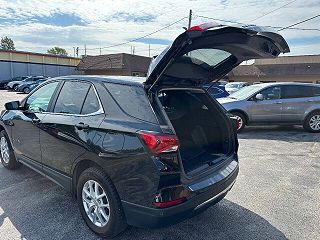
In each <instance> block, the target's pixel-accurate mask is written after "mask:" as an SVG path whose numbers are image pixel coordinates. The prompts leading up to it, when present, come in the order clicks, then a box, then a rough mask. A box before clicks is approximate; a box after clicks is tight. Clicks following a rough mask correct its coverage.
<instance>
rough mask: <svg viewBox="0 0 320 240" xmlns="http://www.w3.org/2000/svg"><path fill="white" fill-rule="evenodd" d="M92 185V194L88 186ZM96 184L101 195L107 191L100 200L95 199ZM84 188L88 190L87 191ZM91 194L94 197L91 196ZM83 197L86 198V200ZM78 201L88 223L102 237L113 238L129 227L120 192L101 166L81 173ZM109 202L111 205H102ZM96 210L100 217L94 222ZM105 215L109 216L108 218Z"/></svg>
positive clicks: (78, 185)
mask: <svg viewBox="0 0 320 240" xmlns="http://www.w3.org/2000/svg"><path fill="white" fill-rule="evenodd" d="M97 183H98V185H97ZM90 185H91V186H92V193H93V194H92V195H91V192H90V191H89V189H88V188H87V187H90ZM95 186H98V192H99V195H103V194H102V193H105V195H106V197H101V198H100V199H99V200H97V199H95V197H96V195H95V194H94V193H95V192H94V191H93V190H96V188H95ZM84 189H86V190H87V193H85V191H84ZM102 191H103V192H102ZM89 196H94V197H93V198H91V197H89ZM83 199H86V201H84V200H83ZM101 201H102V202H101ZM77 202H78V206H79V208H80V212H81V215H82V217H83V218H84V220H85V222H86V224H87V225H88V226H89V228H90V229H91V230H92V231H93V232H95V233H96V234H98V235H100V236H102V237H107V238H113V237H115V236H117V235H118V234H120V233H121V232H123V231H124V230H125V229H126V228H127V221H126V218H125V215H124V212H123V209H122V205H121V200H120V198H119V196H118V193H117V191H116V189H115V187H114V185H113V184H112V182H111V180H110V179H109V177H108V176H107V175H106V173H105V172H103V171H102V170H100V169H99V168H96V167H91V168H88V169H87V170H85V171H83V172H82V173H81V175H80V177H79V180H78V182H77ZM89 203H90V204H91V207H90V205H89ZM107 203H108V204H109V207H102V204H104V205H107ZM85 206H86V207H87V211H89V212H90V213H91V214H89V216H90V217H91V219H90V217H89V216H88V214H87V213H86V209H85ZM88 209H91V210H88ZM101 211H104V213H105V214H104V215H103V214H100V213H101ZM96 212H99V214H98V215H100V219H96V220H97V221H96V223H94V220H93V219H94V218H95V216H94V215H95V214H94V213H96ZM108 214H109V215H108ZM104 216H109V217H108V220H107V218H105V217H104ZM101 219H102V220H103V221H101ZM103 224H105V225H103Z"/></svg>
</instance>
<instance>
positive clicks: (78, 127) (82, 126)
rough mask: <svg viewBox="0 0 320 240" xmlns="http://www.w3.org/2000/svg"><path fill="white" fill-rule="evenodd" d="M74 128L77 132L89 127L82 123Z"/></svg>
mask: <svg viewBox="0 0 320 240" xmlns="http://www.w3.org/2000/svg"><path fill="white" fill-rule="evenodd" d="M75 126H76V128H77V129H79V130H86V129H89V125H88V124H84V123H83V122H80V123H78V124H76V125H75Z"/></svg>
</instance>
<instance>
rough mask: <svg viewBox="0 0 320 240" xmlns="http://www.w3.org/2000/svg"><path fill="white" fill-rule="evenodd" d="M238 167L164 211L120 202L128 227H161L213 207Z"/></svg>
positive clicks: (237, 170) (224, 191)
mask: <svg viewBox="0 0 320 240" xmlns="http://www.w3.org/2000/svg"><path fill="white" fill-rule="evenodd" d="M238 172H239V166H238V165H237V166H236V168H235V169H234V170H233V172H231V173H230V174H229V175H228V176H226V177H225V178H224V179H222V180H221V181H219V182H217V183H215V184H213V185H211V186H210V187H208V190H206V191H201V193H199V194H197V195H196V196H194V197H192V198H191V199H188V200H187V201H186V202H184V203H182V204H180V205H177V206H173V207H168V208H164V209H156V208H150V207H145V206H142V205H138V204H134V203H129V202H126V201H122V205H123V209H124V212H125V215H126V218H127V222H128V224H129V225H132V226H136V227H150V228H154V227H163V226H167V225H171V224H174V223H177V222H180V221H182V220H184V219H186V218H189V217H192V216H193V215H196V214H197V213H199V212H201V211H202V210H204V209H206V208H208V207H210V206H212V205H214V204H215V203H216V202H217V201H218V200H219V197H223V196H224V195H225V194H226V193H227V192H228V191H229V190H230V189H231V188H232V186H233V184H234V183H235V180H236V177H237V175H238Z"/></svg>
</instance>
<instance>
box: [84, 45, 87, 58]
mask: <svg viewBox="0 0 320 240" xmlns="http://www.w3.org/2000/svg"><path fill="white" fill-rule="evenodd" d="M84 55H85V56H87V45H86V44H85V45H84Z"/></svg>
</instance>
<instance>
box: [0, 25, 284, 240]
mask: <svg viewBox="0 0 320 240" xmlns="http://www.w3.org/2000/svg"><path fill="white" fill-rule="evenodd" d="M281 52H283V53H285V52H289V47H288V45H287V43H286V42H285V40H284V39H283V38H282V37H281V36H280V35H278V34H276V33H273V32H266V31H261V29H260V28H258V27H254V28H253V27H234V26H233V27H232V26H223V25H217V24H214V23H208V24H203V25H199V26H195V27H191V28H189V29H188V30H187V31H185V32H184V33H182V34H180V35H179V36H178V37H177V38H176V39H175V41H174V42H173V43H172V45H171V46H169V47H168V48H166V49H165V50H164V51H163V52H162V53H161V54H160V55H159V56H157V57H156V58H155V59H154V60H153V61H152V62H151V64H150V67H149V71H148V76H147V78H146V79H143V78H134V77H113V76H67V77H57V78H53V79H50V80H48V81H46V82H44V83H42V84H41V85H40V86H38V87H37V88H36V89H34V90H33V91H32V92H31V93H30V94H29V95H28V96H27V97H26V98H25V99H24V100H22V101H21V102H18V101H15V102H8V103H6V104H5V108H6V110H4V111H3V112H2V114H1V125H0V131H1V133H0V143H1V144H0V146H1V162H2V164H3V165H4V167H6V168H7V169H15V168H17V167H18V166H19V165H20V164H21V163H22V164H24V165H26V166H28V167H30V168H32V169H34V170H35V171H37V172H39V173H41V174H43V175H44V176H46V177H48V178H49V179H51V180H52V181H54V182H55V183H57V184H59V185H61V186H62V187H64V188H65V189H67V190H68V191H70V192H71V193H72V195H73V197H74V198H75V199H76V201H77V203H78V205H79V208H80V212H81V214H82V217H83V218H84V220H85V222H86V224H87V225H88V226H89V228H90V229H91V230H93V231H94V232H95V233H97V234H99V235H101V236H104V237H114V236H116V235H117V234H119V233H120V232H122V231H123V230H125V229H126V227H127V225H133V226H141V227H159V226H165V225H168V224H172V223H175V222H178V221H181V220H183V219H185V218H187V217H190V216H192V215H194V214H196V213H198V212H201V211H203V210H204V209H206V208H208V207H209V206H212V205H213V204H215V203H217V202H218V201H220V200H221V199H223V198H224V197H225V196H226V194H227V192H228V191H229V190H230V189H231V188H232V186H233V184H234V183H235V180H236V177H237V175H238V169H239V167H238V166H239V165H238V156H237V151H238V140H237V134H236V120H233V119H232V116H229V115H228V114H227V112H226V110H225V109H224V108H223V107H222V106H221V105H220V104H219V103H218V102H217V101H216V100H214V99H213V98H211V97H210V95H209V94H208V93H207V91H206V90H204V89H203V88H202V87H201V86H202V85H204V84H208V83H211V82H213V81H217V80H219V79H220V78H221V77H222V76H224V75H225V74H227V73H228V72H229V71H231V70H232V69H233V68H234V67H235V66H237V65H239V64H240V63H241V62H242V61H245V60H248V59H254V58H270V57H277V56H278V55H279V54H280V53H281Z"/></svg>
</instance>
